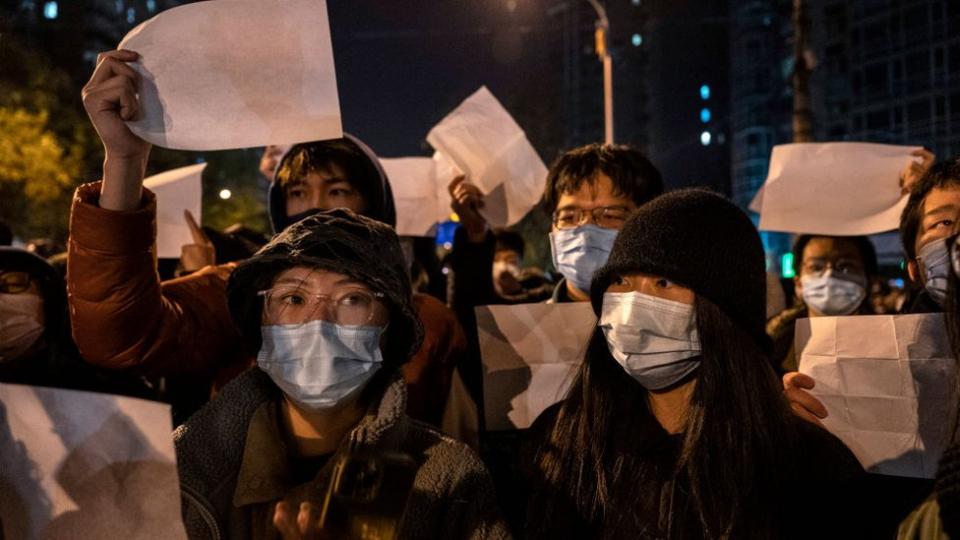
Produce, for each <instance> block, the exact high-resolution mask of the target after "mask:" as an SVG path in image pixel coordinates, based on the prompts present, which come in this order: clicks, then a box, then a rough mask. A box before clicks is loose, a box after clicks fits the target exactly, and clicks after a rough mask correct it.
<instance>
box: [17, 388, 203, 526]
mask: <svg viewBox="0 0 960 540" xmlns="http://www.w3.org/2000/svg"><path fill="white" fill-rule="evenodd" d="M171 429H172V425H171V420H170V406H169V405H166V404H163V403H155V402H152V401H144V400H139V399H132V398H126V397H120V396H112V395H108V394H99V393H90V392H77V391H73V390H61V389H56V388H41V387H33V386H19V385H8V384H0V485H3V486H5V488H4V489H2V490H0V523H2V531H0V534H2V536H3V537H4V538H129V539H132V540H166V539H174V540H176V539H181V538H186V536H187V535H186V530H185V529H184V527H183V522H182V521H181V518H180V484H179V479H178V476H177V465H176V456H175V454H174V449H173V438H172V437H171V436H170V432H171Z"/></svg>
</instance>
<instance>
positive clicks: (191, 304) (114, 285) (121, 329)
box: [67, 182, 467, 425]
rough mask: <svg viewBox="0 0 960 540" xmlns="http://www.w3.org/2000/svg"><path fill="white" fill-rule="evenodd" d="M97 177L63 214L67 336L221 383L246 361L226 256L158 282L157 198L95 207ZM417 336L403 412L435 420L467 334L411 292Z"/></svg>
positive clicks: (90, 348) (148, 367)
mask: <svg viewBox="0 0 960 540" xmlns="http://www.w3.org/2000/svg"><path fill="white" fill-rule="evenodd" d="M99 197H100V183H99V182H94V183H90V184H85V185H83V186H80V187H79V188H77V191H76V194H75V196H74V199H73V205H72V208H71V214H70V240H69V244H68V260H67V292H68V299H69V303H70V313H71V324H72V326H73V335H74V339H75V341H76V343H77V347H78V348H79V350H80V353H81V355H82V356H83V358H84V359H85V360H86V361H87V362H89V363H91V364H93V365H96V366H101V367H105V368H110V369H119V370H134V371H135V372H138V373H143V374H146V375H159V376H181V375H187V376H199V377H206V378H209V379H210V381H211V384H212V389H213V390H214V391H215V390H216V389H217V388H219V387H221V386H222V385H223V384H226V383H227V382H228V381H229V380H230V379H232V378H233V377H235V376H236V375H237V374H239V373H240V372H241V371H243V370H244V369H246V368H247V367H249V366H251V365H253V363H254V360H253V358H251V357H250V356H249V355H247V354H246V353H245V351H244V349H243V346H242V339H241V336H240V333H239V331H238V330H237V329H236V328H235V327H234V325H233V322H232V321H231V319H230V311H229V309H228V307H227V295H226V289H227V278H228V277H229V276H230V272H231V271H232V269H233V265H232V264H225V265H220V266H215V267H214V266H209V267H207V268H204V269H202V270H200V271H198V272H195V273H193V274H191V275H189V276H185V277H182V278H179V279H174V280H170V281H166V282H163V283H161V282H160V278H159V276H158V274H157V271H156V263H155V261H156V254H155V245H154V239H155V237H156V213H157V209H156V197H155V196H154V195H153V193H151V192H150V191H149V190H147V189H144V190H143V199H142V201H141V205H140V206H141V207H140V208H139V209H137V210H131V211H128V212H118V211H112V210H105V209H103V208H100V206H99ZM414 305H415V306H416V309H417V313H418V314H419V316H420V318H421V320H422V322H423V326H424V330H425V336H424V343H423V346H421V348H420V350H419V351H417V354H416V355H414V357H413V358H411V359H410V361H409V362H408V363H407V364H406V365H404V368H403V372H404V379H406V381H407V384H408V386H409V392H408V413H409V414H410V416H412V417H414V418H417V419H420V420H424V421H427V422H430V423H432V424H434V425H438V424H439V421H440V418H441V415H442V412H443V406H444V404H445V403H446V399H447V394H448V393H449V388H450V378H451V376H452V373H453V368H454V367H455V365H456V363H457V361H459V359H460V357H461V356H462V355H463V354H464V353H465V350H466V347H467V340H466V337H465V334H464V331H463V328H462V327H461V326H460V323H459V322H457V319H456V317H455V315H454V314H453V312H452V311H451V310H450V309H449V308H447V307H446V306H445V305H444V304H443V303H442V302H440V301H439V300H437V299H436V298H433V297H430V296H427V295H422V294H417V295H414Z"/></svg>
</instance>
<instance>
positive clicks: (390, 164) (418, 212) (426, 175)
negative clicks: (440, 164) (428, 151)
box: [380, 157, 439, 236]
mask: <svg viewBox="0 0 960 540" xmlns="http://www.w3.org/2000/svg"><path fill="white" fill-rule="evenodd" d="M380 164H381V165H382V166H383V170H384V172H386V174H387V178H389V179H390V190H391V191H392V192H393V202H394V206H396V208H397V234H398V235H400V236H435V235H436V226H437V222H438V221H439V216H438V212H439V202H438V201H437V189H436V185H437V179H436V170H435V166H434V161H433V159H431V158H428V157H408V158H380Z"/></svg>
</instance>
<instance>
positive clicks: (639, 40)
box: [630, 34, 643, 47]
mask: <svg viewBox="0 0 960 540" xmlns="http://www.w3.org/2000/svg"><path fill="white" fill-rule="evenodd" d="M630 42H631V43H633V46H634V47H639V46H640V45H643V36H641V35H640V34H634V35H633V37H632V38H630Z"/></svg>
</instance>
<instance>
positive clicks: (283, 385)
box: [257, 320, 385, 410]
mask: <svg viewBox="0 0 960 540" xmlns="http://www.w3.org/2000/svg"><path fill="white" fill-rule="evenodd" d="M384 331H385V327H380V326H343V325H338V324H334V323H330V322H326V321H321V320H316V321H310V322H308V323H304V324H302V325H271V326H263V327H261V334H262V336H263V345H261V346H260V353H259V354H258V355H257V365H259V366H260V369H262V370H263V371H265V372H266V373H267V375H269V376H270V378H271V379H272V380H273V382H274V383H275V384H276V385H277V386H279V387H280V389H281V390H283V393H284V394H286V395H287V397H288V398H290V399H291V400H292V401H293V402H294V403H296V404H297V405H299V406H301V407H303V408H305V409H308V410H322V409H329V408H333V407H335V406H337V405H338V404H340V403H343V402H344V401H345V400H346V399H347V398H350V397H353V396H355V395H356V394H357V392H359V391H360V390H361V389H362V388H363V387H364V386H365V385H366V383H367V382H368V381H369V380H370V378H371V377H373V374H374V373H376V372H377V370H379V369H380V365H381V364H382V363H383V354H382V353H381V351H380V336H382V335H383V332H384Z"/></svg>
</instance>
